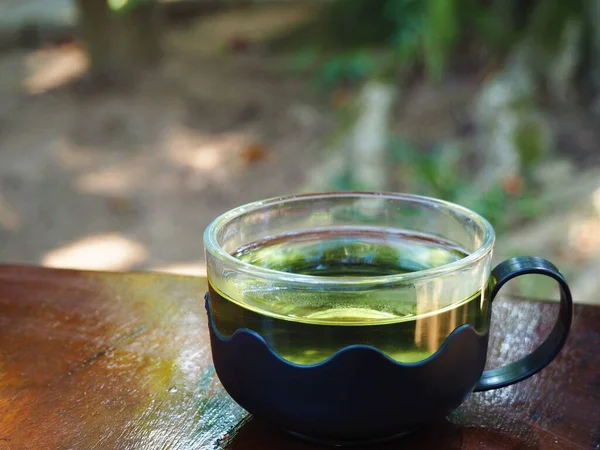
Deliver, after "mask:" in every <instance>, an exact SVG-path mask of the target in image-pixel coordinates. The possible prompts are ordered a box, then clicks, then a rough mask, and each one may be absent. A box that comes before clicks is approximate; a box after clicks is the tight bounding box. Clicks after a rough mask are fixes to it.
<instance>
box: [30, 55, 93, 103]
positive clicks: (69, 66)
mask: <svg viewBox="0 0 600 450" xmlns="http://www.w3.org/2000/svg"><path fill="white" fill-rule="evenodd" d="M87 68H88V60H87V57H86V55H85V52H84V50H83V48H81V47H80V46H78V45H75V44H72V45H67V46H62V47H59V48H55V49H43V50H38V51H36V52H35V53H33V54H32V55H31V56H30V57H29V58H28V60H27V70H28V75H27V77H26V78H25V80H24V82H23V87H24V88H25V91H26V92H27V93H29V94H41V93H43V92H46V91H48V90H50V89H55V88H57V87H60V86H63V85H65V84H67V83H69V82H71V81H72V80H74V79H76V78H79V77H80V76H81V75H83V74H84V73H85V72H86V71H87Z"/></svg>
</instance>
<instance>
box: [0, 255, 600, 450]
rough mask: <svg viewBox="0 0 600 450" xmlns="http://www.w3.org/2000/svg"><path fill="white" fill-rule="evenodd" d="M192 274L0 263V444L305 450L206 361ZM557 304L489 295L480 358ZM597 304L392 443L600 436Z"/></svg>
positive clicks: (490, 445)
mask: <svg viewBox="0 0 600 450" xmlns="http://www.w3.org/2000/svg"><path fill="white" fill-rule="evenodd" d="M205 290H206V283H205V280H204V279H202V278H191V277H178V276H173V275H162V274H143V273H137V274H133V273H129V274H117V273H98V272H79V271H66V270H51V269H42V268H34V267H15V266H0V410H1V411H2V414H0V449H3V450H4V449H7V450H8V449H11V450H12V449H19V450H20V449H163V448H164V449H167V448H168V449H176V450H179V449H222V450H225V449H228V450H229V449H264V450H269V449H273V450H275V449H277V450H281V449H289V450H296V449H298V450H299V449H309V448H314V447H312V446H310V445H307V444H304V443H302V442H300V441H297V440H295V439H292V438H290V437H288V436H287V435H286V434H284V433H282V432H280V431H278V430H276V429H274V428H272V427H270V426H269V425H268V424H265V423H263V422H261V421H259V420H256V419H252V418H250V417H249V416H248V415H247V413H245V412H244V411H243V410H242V409H241V408H240V407H239V406H237V405H236V404H235V403H234V402H233V401H232V400H231V399H230V398H229V397H228V396H227V394H226V393H225V392H224V390H223V389H222V387H221V385H220V383H219V381H218V379H217V378H216V376H215V374H214V370H213V368H212V365H211V356H210V348H209V344H208V332H207V328H206V314H205V310H204V305H203V295H204V292H205ZM557 306H558V305H556V304H553V303H537V302H528V301H519V300H516V299H513V300H503V301H500V302H497V303H496V304H495V305H494V318H493V328H492V338H491V341H490V355H489V360H490V366H495V365H498V364H501V363H505V362H507V361H509V360H514V359H515V358H516V357H518V356H521V355H523V354H525V353H527V351H529V350H530V349H531V348H533V347H534V346H535V345H536V344H537V343H539V342H540V340H541V339H542V338H543V337H544V336H545V334H546V333H547V332H548V330H549V328H550V327H551V324H552V322H553V320H554V317H555V314H556V311H557ZM598 367H600V308H598V307H593V306H577V307H576V311H575V322H574V324H573V329H572V334H571V336H570V338H569V340H568V342H567V346H566V347H565V349H564V350H563V351H562V353H561V354H560V355H559V357H558V359H557V360H556V361H555V362H554V363H552V364H551V365H550V366H549V367H548V368H546V369H545V370H544V371H542V372H541V373H540V374H538V375H536V376H535V377H533V378H531V379H529V380H526V381H524V382H522V383H519V384H518V385H515V386H510V387H507V388H504V389H500V390H496V391H491V392H488V393H482V394H473V395H472V396H471V397H470V398H469V399H468V400H467V402H466V403H465V404H464V405H463V406H462V407H461V408H460V409H459V410H458V411H456V412H455V413H453V415H452V416H451V417H450V418H449V419H448V420H447V421H444V422H443V423H440V424H435V425H432V426H431V427H430V428H429V429H427V430H423V431H421V432H419V433H416V434H414V435H412V436H410V437H407V438H405V439H403V440H401V441H397V442H395V443H391V444H388V445H385V446H381V447H379V448H381V449H383V450H389V449H400V448H401V449H417V448H418V449H442V448H443V449H481V448H486V449H530V448H531V449H544V450H546V449H561V450H562V449H580V448H581V449H598V448H600V372H599V371H598Z"/></svg>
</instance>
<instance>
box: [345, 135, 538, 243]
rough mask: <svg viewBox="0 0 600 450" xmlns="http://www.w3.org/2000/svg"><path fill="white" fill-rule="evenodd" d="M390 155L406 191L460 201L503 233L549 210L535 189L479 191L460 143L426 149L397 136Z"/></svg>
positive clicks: (444, 144) (500, 187) (499, 188)
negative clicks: (515, 193) (519, 192)
mask: <svg viewBox="0 0 600 450" xmlns="http://www.w3.org/2000/svg"><path fill="white" fill-rule="evenodd" d="M389 154H390V159H391V162H393V163H395V164H396V165H398V166H399V167H400V170H401V182H402V185H403V186H402V189H403V190H406V191H409V192H417V193H420V194H423V195H428V196H432V197H436V198H441V199H443V200H447V201H451V202H457V203H460V204H462V205H463V206H466V207H467V208H470V209H473V210H474V211H477V212H478V213H479V214H481V215H482V216H484V217H485V218H487V219H488V220H489V221H490V222H491V223H492V225H494V227H495V228H496V230H497V231H499V232H502V231H504V230H506V229H507V228H508V227H510V226H511V225H513V224H515V223H519V222H522V221H524V220H527V219H531V218H535V217H538V216H539V215H541V214H543V213H544V212H545V211H546V209H547V206H548V205H544V204H543V203H542V202H541V201H540V200H539V199H538V197H537V196H536V195H535V192H534V191H533V190H531V189H528V190H525V192H524V193H522V194H519V195H514V194H510V193H508V192H507V191H506V190H505V189H504V188H503V187H502V186H493V187H492V188H490V189H488V190H487V191H486V192H477V191H475V189H476V188H475V187H474V185H473V176H472V175H471V173H472V171H469V170H467V169H466V167H467V164H466V163H465V160H464V156H465V152H464V150H463V149H462V148H461V146H460V145H458V144H456V143H443V144H440V145H438V146H436V147H435V148H433V149H431V150H429V151H424V150H422V149H419V148H418V147H416V146H415V145H414V144H412V143H411V142H409V141H408V140H406V139H403V138H401V137H398V136H397V137H395V138H394V139H392V141H391V145H390V147H389ZM346 188H348V187H346ZM350 188H351V187H350Z"/></svg>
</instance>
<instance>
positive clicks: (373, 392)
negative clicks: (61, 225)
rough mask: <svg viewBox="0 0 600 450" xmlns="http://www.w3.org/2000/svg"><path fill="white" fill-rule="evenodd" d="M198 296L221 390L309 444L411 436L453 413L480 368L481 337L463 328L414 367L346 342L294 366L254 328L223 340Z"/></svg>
mask: <svg viewBox="0 0 600 450" xmlns="http://www.w3.org/2000/svg"><path fill="white" fill-rule="evenodd" d="M205 298H206V309H207V313H208V319H209V332H210V339H211V349H212V356H213V363H214V366H215V370H216V373H217V376H218V377H219V379H220V381H221V383H222V385H223V387H224V388H225V390H226V391H227V392H228V393H229V395H230V396H231V397H232V398H233V399H234V400H235V401H236V402H237V403H238V404H239V405H240V406H242V407H243V408H244V409H246V410H247V411H248V412H250V413H251V414H254V415H255V416H257V417H260V418H262V419H264V420H265V421H267V422H270V423H272V424H274V425H276V426H277V427H279V428H281V429H283V430H288V432H291V433H293V434H295V435H297V436H299V437H304V438H305V440H306V439H309V440H311V441H313V442H322V443H327V444H330V445H331V444H336V443H340V444H339V445H348V443H349V442H357V443H360V442H362V443H365V442H370V443H373V442H376V441H380V440H382V439H384V440H385V439H393V437H396V436H399V435H404V434H406V433H409V432H412V431H414V430H416V429H418V428H420V427H421V426H422V425H424V424H427V423H430V422H431V421H435V420H439V419H441V418H443V417H445V416H446V415H447V414H448V413H449V412H451V411H452V410H454V409H456V407H458V406H459V405H460V404H461V403H462V402H463V401H464V399H465V398H466V396H468V395H469V394H470V393H471V392H472V391H473V388H474V387H475V385H476V384H477V382H478V381H479V378H480V376H481V373H482V372H483V369H484V366H485V361H486V354H487V343H488V335H487V333H479V332H477V331H476V330H475V329H474V328H473V327H472V326H471V325H468V324H465V325H461V326H459V327H458V328H456V329H455V330H454V331H453V332H452V333H451V334H450V335H449V336H448V337H447V338H446V340H445V341H444V343H443V344H442V345H441V346H440V348H439V349H438V350H437V351H436V352H435V353H434V354H433V355H431V356H430V357H428V358H426V359H425V360H423V361H419V362H415V363H401V362H398V361H395V360H393V359H392V358H390V357H388V356H387V355H385V354H384V353H383V352H381V351H380V350H378V349H376V348H374V347H371V346H367V345H352V346H349V347H345V348H343V349H341V350H339V351H337V352H336V353H335V354H334V355H332V356H331V357H330V358H328V359H327V360H325V361H323V362H320V363H317V364H312V365H301V364H295V363H292V362H290V361H287V360H286V359H284V358H282V357H281V356H280V355H279V354H277V352H275V351H274V350H273V349H272V348H271V347H270V346H269V344H268V343H267V342H266V341H265V339H264V338H263V337H262V336H260V335H259V334H258V333H256V332H255V331H252V330H248V329H239V330H236V331H235V332H234V333H233V334H232V335H231V336H228V337H226V336H223V335H222V334H221V333H220V332H219V331H218V329H217V327H216V324H215V320H214V317H213V315H212V307H211V302H210V298H209V296H208V295H207V296H206V297H205ZM332 380H333V382H332ZM373 380H376V382H373ZM407 386H410V389H407V388H406V387H407Z"/></svg>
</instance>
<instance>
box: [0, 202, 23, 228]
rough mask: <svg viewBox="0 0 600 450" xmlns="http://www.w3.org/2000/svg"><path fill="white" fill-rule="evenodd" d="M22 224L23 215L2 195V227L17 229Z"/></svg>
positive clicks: (0, 222)
mask: <svg viewBox="0 0 600 450" xmlns="http://www.w3.org/2000/svg"><path fill="white" fill-rule="evenodd" d="M20 226H21V217H20V216H19V214H18V213H17V212H16V211H15V210H14V208H13V207H12V206H11V205H10V204H9V203H8V201H6V200H5V199H4V198H2V196H1V195H0V228H4V229H5V230H8V231H16V230H18V229H19V228H20Z"/></svg>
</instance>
